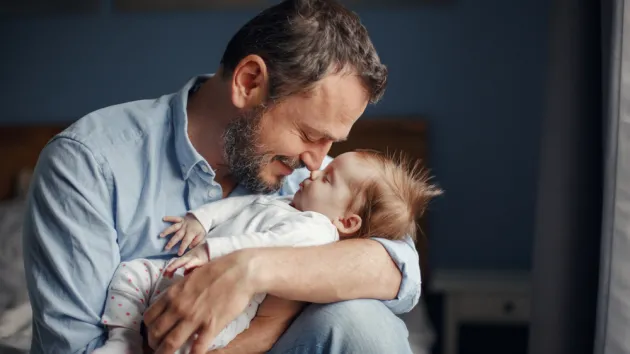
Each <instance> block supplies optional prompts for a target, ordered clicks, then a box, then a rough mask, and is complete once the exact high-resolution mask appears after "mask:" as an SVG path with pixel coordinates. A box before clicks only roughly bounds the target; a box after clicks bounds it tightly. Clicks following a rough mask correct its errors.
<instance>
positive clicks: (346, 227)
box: [333, 214, 362, 238]
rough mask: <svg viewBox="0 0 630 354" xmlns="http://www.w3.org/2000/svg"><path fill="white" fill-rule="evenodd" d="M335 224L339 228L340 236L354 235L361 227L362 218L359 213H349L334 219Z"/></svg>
mask: <svg viewBox="0 0 630 354" xmlns="http://www.w3.org/2000/svg"><path fill="white" fill-rule="evenodd" d="M333 224H334V225H335V226H336V227H337V230H339V237H341V238H346V237H350V236H354V235H355V234H356V233H357V232H359V230H360V229H361V224H362V220H361V217H360V216H359V215H357V214H349V215H346V216H344V217H339V218H337V219H335V221H333Z"/></svg>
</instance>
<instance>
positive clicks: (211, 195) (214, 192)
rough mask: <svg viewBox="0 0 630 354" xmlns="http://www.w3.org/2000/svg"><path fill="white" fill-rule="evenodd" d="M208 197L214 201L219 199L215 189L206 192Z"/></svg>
mask: <svg viewBox="0 0 630 354" xmlns="http://www.w3.org/2000/svg"><path fill="white" fill-rule="evenodd" d="M208 196H209V197H210V198H213V199H214V198H219V197H220V196H219V191H218V190H216V189H211V190H210V191H209V192H208Z"/></svg>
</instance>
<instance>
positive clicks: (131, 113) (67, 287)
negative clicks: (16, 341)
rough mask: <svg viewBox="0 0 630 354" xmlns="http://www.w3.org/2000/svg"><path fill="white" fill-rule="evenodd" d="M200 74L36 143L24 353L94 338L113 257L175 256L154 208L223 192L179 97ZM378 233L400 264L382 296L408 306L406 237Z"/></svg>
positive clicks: (412, 298) (413, 288)
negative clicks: (396, 284)
mask: <svg viewBox="0 0 630 354" xmlns="http://www.w3.org/2000/svg"><path fill="white" fill-rule="evenodd" d="M198 79H199V78H193V79H192V80H190V81H189V82H188V83H187V84H186V86H184V87H183V89H182V90H181V91H179V92H177V93H174V94H170V95H165V96H162V97H160V98H157V99H153V100H142V101H135V102H129V103H125V104H120V105H115V106H111V107H107V108H104V109H101V110H98V111H95V112H93V113H90V114H89V115H87V116H85V117H83V118H81V119H80V120H78V121H77V122H76V123H74V124H72V125H71V126H70V127H69V128H68V129H67V130H65V131H64V132H63V133H61V134H59V135H57V136H56V137H55V138H54V139H52V140H51V141H50V142H49V143H48V144H47V146H46V147H45V148H44V149H43V151H42V153H41V155H40V158H39V161H38V163H37V167H36V168H35V173H34V176H33V180H32V183H31V190H30V193H29V199H28V208H27V209H28V211H27V214H26V218H25V225H24V262H25V267H26V274H27V282H28V289H29V295H30V299H31V303H32V306H33V342H32V348H31V353H64V354H65V353H75V352H79V353H82V352H86V351H87V352H90V351H92V350H93V349H94V348H97V347H99V346H100V345H102V343H104V341H105V339H106V331H105V328H104V327H103V326H102V325H101V324H100V318H101V314H102V313H103V308H104V304H105V297H106V295H107V288H108V285H109V282H110V280H111V278H112V275H113V274H114V271H115V269H116V267H117V266H118V264H119V263H120V262H121V261H129V260H131V259H136V258H170V257H173V256H174V255H175V252H176V248H174V249H173V250H172V251H170V252H166V251H164V246H165V244H166V241H167V240H166V239H162V238H159V237H158V234H159V233H160V232H161V231H162V230H163V229H164V228H165V227H166V226H167V224H166V223H164V222H163V221H162V217H164V216H165V215H182V214H183V213H185V212H186V211H187V210H191V209H195V208H197V207H199V206H201V205H203V204H205V203H209V202H212V201H215V200H217V199H219V198H221V196H222V189H221V186H220V185H219V184H218V183H217V182H215V181H214V172H213V170H212V168H211V167H210V166H209V165H208V163H207V162H206V161H205V160H204V159H203V158H202V157H201V156H200V155H199V153H197V151H196V150H195V149H194V148H193V146H192V144H191V143H190V140H189V139H188V134H187V117H186V103H187V99H188V94H189V91H190V89H191V88H192V87H193V86H194V85H195V83H197V80H198ZM329 161H330V158H328V159H327V160H326V163H327V162H329ZM307 175H308V171H307V170H306V169H301V170H296V171H295V172H294V173H293V174H292V175H291V176H289V177H288V178H287V180H286V183H285V184H284V186H283V187H282V189H281V191H280V192H279V193H280V194H282V195H290V194H293V193H294V192H295V191H296V190H297V188H298V184H299V182H301V181H302V180H303V179H304V178H305V177H306V176H307ZM243 194H249V192H248V191H247V190H245V189H244V188H242V187H241V186H238V187H237V188H236V189H235V190H234V192H233V193H232V195H243ZM377 240H378V241H379V242H381V243H382V244H383V246H384V247H385V248H386V249H387V251H388V252H389V254H390V255H391V257H392V259H393V260H394V262H395V263H396V264H397V265H398V267H399V269H400V270H401V271H402V274H403V281H402V284H401V287H400V291H399V293H398V297H397V298H396V299H394V300H391V301H385V302H384V303H385V304H386V305H387V306H388V307H389V308H390V309H391V310H392V311H393V312H394V313H403V312H407V311H410V310H411V309H412V308H413V307H414V306H415V305H416V304H417V302H418V299H419V296H420V269H419V262H418V254H417V252H416V250H415V247H414V244H413V242H412V241H411V240H410V239H408V240H407V241H405V242H402V241H398V242H394V241H388V240H383V239H377ZM374 320H375V321H377V320H378V319H374Z"/></svg>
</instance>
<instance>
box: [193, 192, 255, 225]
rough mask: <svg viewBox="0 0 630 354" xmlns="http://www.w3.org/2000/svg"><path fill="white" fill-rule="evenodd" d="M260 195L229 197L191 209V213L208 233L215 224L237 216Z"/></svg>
mask: <svg viewBox="0 0 630 354" xmlns="http://www.w3.org/2000/svg"><path fill="white" fill-rule="evenodd" d="M259 197H260V196H258V195H243V196H237V197H228V198H224V199H221V200H217V201H215V202H212V203H208V204H204V205H202V206H200V207H199V208H197V209H195V210H191V211H189V213H190V214H192V215H193V216H194V217H195V218H197V220H198V221H199V222H200V223H201V225H203V228H204V230H206V233H208V232H209V231H210V230H211V229H212V228H214V227H215V226H217V225H219V224H221V223H224V222H226V221H228V220H230V219H231V218H233V217H235V216H236V215H237V214H238V213H240V212H241V211H242V210H243V209H244V208H245V207H247V206H248V205H250V204H251V203H253V202H254V201H255V200H256V199H257V198H259Z"/></svg>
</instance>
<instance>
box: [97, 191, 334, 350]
mask: <svg viewBox="0 0 630 354" xmlns="http://www.w3.org/2000/svg"><path fill="white" fill-rule="evenodd" d="M290 201H291V199H290V198H287V197H284V198H279V197H273V196H260V195H256V196H239V197H230V198H227V199H222V200H219V201H216V202H213V203H210V204H206V205H203V206H201V207H200V208H199V209H196V210H193V211H191V212H190V213H191V214H193V215H195V217H196V218H197V219H198V220H199V221H200V222H201V224H202V225H203V226H204V229H205V230H206V231H207V232H208V234H207V238H206V242H207V247H208V248H209V250H208V251H209V254H210V260H211V261H212V259H215V258H217V257H220V256H223V255H226V254H228V253H231V252H234V251H236V250H239V249H243V248H252V247H282V246H284V247H298V246H314V245H322V244H326V243H330V242H334V241H337V240H339V234H338V232H337V229H336V228H335V227H334V225H333V224H332V223H331V222H330V220H329V219H328V218H327V217H326V216H324V215H322V214H319V213H315V212H301V211H299V210H297V209H295V208H293V207H292V206H290V205H289V203H290ZM169 262H171V261H165V260H148V259H135V260H132V261H129V262H123V263H121V264H120V265H119V266H118V268H117V269H116V272H115V273H114V277H113V278H112V281H111V283H110V287H109V292H108V295H107V302H106V304H105V312H104V314H103V317H102V319H101V322H102V323H103V324H104V325H105V326H107V327H108V329H109V339H108V340H107V342H106V343H105V346H103V347H102V348H99V349H97V350H96V351H94V353H96V354H104V353H139V352H142V337H141V334H140V324H141V322H142V316H143V314H144V311H145V310H146V309H147V308H148V307H149V305H150V304H152V303H153V302H155V301H156V299H157V298H159V296H161V295H162V294H163V293H164V292H165V291H166V289H167V288H168V287H169V286H170V285H172V284H173V283H174V282H177V281H179V280H181V279H182V278H183V274H182V272H181V269H180V270H179V271H178V272H177V273H175V276H173V279H169V278H166V277H163V276H162V274H163V270H164V269H165V268H166V265H167V264H168V263H169ZM264 298H265V294H256V295H255V296H254V298H253V299H252V300H251V301H250V303H249V305H248V307H247V308H246V309H245V311H244V312H243V313H241V314H240V315H239V316H238V317H237V318H236V319H234V320H233V321H232V322H230V323H229V324H228V326H226V327H225V328H224V329H223V330H222V331H221V332H220V333H219V335H218V336H217V337H216V338H215V339H214V341H213V342H212V344H211V346H210V348H209V350H212V349H216V348H222V347H225V346H227V344H228V343H229V342H230V341H232V340H233V339H234V338H235V337H236V336H237V335H238V334H240V333H241V332H243V331H244V330H246V329H247V328H249V323H250V322H251V320H252V319H253V318H254V316H255V315H256V311H257V310H258V306H259V305H260V303H261V302H262V301H263V300H264ZM189 352H190V342H189V343H187V344H186V345H185V346H184V347H183V348H180V350H179V351H178V352H177V353H189Z"/></svg>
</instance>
